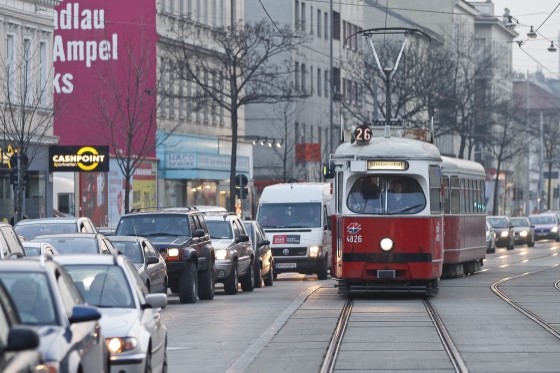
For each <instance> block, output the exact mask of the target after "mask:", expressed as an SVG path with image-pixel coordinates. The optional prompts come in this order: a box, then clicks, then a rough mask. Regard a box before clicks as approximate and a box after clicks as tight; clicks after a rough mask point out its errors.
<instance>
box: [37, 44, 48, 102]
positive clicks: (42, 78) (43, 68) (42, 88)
mask: <svg viewBox="0 0 560 373" xmlns="http://www.w3.org/2000/svg"><path fill="white" fill-rule="evenodd" d="M39 58H40V60H39V94H40V95H41V99H40V100H41V106H42V107H45V106H47V97H48V91H49V89H48V83H47V76H48V74H49V72H48V68H47V64H48V60H47V43H40V44H39Z"/></svg>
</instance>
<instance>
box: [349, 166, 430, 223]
mask: <svg viewBox="0 0 560 373" xmlns="http://www.w3.org/2000/svg"><path fill="white" fill-rule="evenodd" d="M346 204H347V206H348V208H349V209H350V211H352V212H356V213H358V214H374V215H384V214H417V213H419V212H420V211H422V210H424V208H425V207H426V197H425V196H424V192H423V190H422V187H421V186H420V183H418V181H417V180H416V179H413V178H411V177H405V176H399V177H396V176H391V175H379V176H378V175H375V176H373V175H368V176H364V177H361V178H359V179H358V180H356V181H355V182H354V184H353V185H352V188H351V189H350V193H348V199H347V201H346Z"/></svg>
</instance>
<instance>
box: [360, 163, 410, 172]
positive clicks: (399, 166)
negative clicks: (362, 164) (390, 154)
mask: <svg viewBox="0 0 560 373" xmlns="http://www.w3.org/2000/svg"><path fill="white" fill-rule="evenodd" d="M367 169H368V170H399V171H404V170H408V162H406V161H368V162H367Z"/></svg>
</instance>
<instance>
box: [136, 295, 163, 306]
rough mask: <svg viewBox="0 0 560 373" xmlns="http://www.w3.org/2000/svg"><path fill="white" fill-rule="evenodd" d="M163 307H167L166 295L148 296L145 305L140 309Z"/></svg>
mask: <svg viewBox="0 0 560 373" xmlns="http://www.w3.org/2000/svg"><path fill="white" fill-rule="evenodd" d="M165 306H167V294H148V295H146V304H144V305H143V306H142V308H143V309H146V308H163V307H165Z"/></svg>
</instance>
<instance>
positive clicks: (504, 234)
mask: <svg viewBox="0 0 560 373" xmlns="http://www.w3.org/2000/svg"><path fill="white" fill-rule="evenodd" d="M500 236H502V237H507V236H509V232H508V231H503V232H502V233H501V234H500Z"/></svg>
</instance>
